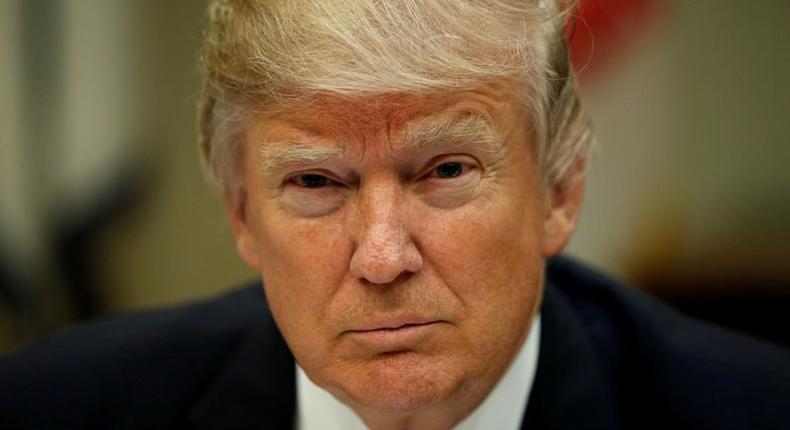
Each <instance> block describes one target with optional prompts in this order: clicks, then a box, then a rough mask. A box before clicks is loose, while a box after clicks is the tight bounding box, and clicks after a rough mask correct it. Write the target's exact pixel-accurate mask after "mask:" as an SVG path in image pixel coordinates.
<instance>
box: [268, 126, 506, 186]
mask: <svg viewBox="0 0 790 430" xmlns="http://www.w3.org/2000/svg"><path fill="white" fill-rule="evenodd" d="M402 142H403V143H402V144H400V145H398V146H397V149H399V150H400V149H415V148H416V149H430V148H436V147H442V146H448V147H452V148H459V149H460V148H469V149H476V150H477V151H481V152H485V153H489V154H492V155H500V154H501V153H502V151H503V147H504V142H503V139H502V138H501V137H500V136H499V134H498V133H496V132H495V131H494V129H493V127H492V125H491V123H490V122H489V121H488V120H487V119H486V118H485V117H484V116H483V115H480V114H477V113H462V114H459V113H457V112H456V113H454V114H451V115H447V114H443V115H437V116H429V117H424V118H420V119H418V120H415V121H412V122H410V123H408V124H407V126H406V127H405V130H404V132H403V134H402ZM258 153H259V155H260V160H261V170H262V172H263V174H264V175H265V176H267V177H269V179H274V176H275V174H276V172H277V171H278V170H281V169H283V168H285V167H287V166H290V165H309V164H317V163H320V162H322V161H326V160H329V159H332V158H340V157H342V156H343V154H344V148H343V147H340V146H338V147H326V146H318V145H313V144H308V143H303V142H298V141H293V140H285V141H278V142H269V141H266V142H262V143H261V144H260V145H259V146H258Z"/></svg>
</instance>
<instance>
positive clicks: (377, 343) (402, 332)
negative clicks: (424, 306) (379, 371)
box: [346, 318, 445, 354]
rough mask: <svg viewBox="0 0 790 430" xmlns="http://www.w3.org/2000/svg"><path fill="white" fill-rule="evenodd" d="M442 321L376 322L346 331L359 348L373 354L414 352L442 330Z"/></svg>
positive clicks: (403, 320)
mask: <svg viewBox="0 0 790 430" xmlns="http://www.w3.org/2000/svg"><path fill="white" fill-rule="evenodd" d="M444 322H445V321H442V320H431V319H422V318H418V319H414V318H411V319H409V318H407V319H396V320H391V321H382V322H374V323H371V324H365V325H362V326H359V327H355V328H353V329H351V330H348V331H346V334H347V335H348V337H349V338H350V339H351V340H352V341H353V342H354V343H356V344H357V345H358V346H359V347H362V348H363V349H364V350H367V351H369V352H372V353H377V354H383V353H388V352H393V351H404V350H412V349H415V348H417V347H419V345H420V344H421V343H423V342H425V341H427V340H429V339H430V337H431V336H432V335H433V334H434V332H435V331H436V330H438V329H439V328H440V326H441V325H442V323H444Z"/></svg>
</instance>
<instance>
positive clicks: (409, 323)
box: [349, 318, 440, 333]
mask: <svg viewBox="0 0 790 430" xmlns="http://www.w3.org/2000/svg"><path fill="white" fill-rule="evenodd" d="M438 322H440V321H439V320H430V319H424V318H414V319H395V320H392V321H383V322H374V323H370V324H364V325H361V326H359V327H356V328H353V329H351V330H349V332H352V333H369V332H375V331H384V332H388V331H397V330H403V329H408V328H412V327H420V326H426V325H430V324H436V323H438Z"/></svg>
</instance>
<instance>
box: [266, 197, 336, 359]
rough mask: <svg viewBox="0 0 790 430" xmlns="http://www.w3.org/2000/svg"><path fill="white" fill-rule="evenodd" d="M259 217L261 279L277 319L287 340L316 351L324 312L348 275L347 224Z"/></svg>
mask: <svg viewBox="0 0 790 430" xmlns="http://www.w3.org/2000/svg"><path fill="white" fill-rule="evenodd" d="M272 206H274V205H272ZM259 213H260V214H261V215H260V216H259V217H258V219H259V221H260V222H259V223H258V227H257V229H256V230H257V234H256V239H257V245H258V252H259V255H260V256H261V276H262V277H263V280H264V284H265V291H266V297H267V300H268V302H269V305H270V308H271V309H272V313H273V315H274V318H275V320H276V321H277V324H278V326H279V327H280V329H281V331H282V332H283V334H284V336H285V338H286V339H297V340H299V341H300V342H301V343H305V344H310V343H313V346H315V344H314V342H319V341H320V339H321V333H320V331H319V330H318V328H320V327H323V326H324V324H323V321H324V320H325V319H326V317H327V315H326V314H325V313H324V312H321V310H322V309H327V308H328V306H329V303H330V302H331V298H332V296H333V295H334V293H335V292H336V290H337V288H338V287H339V286H340V285H341V284H342V280H343V278H344V276H345V274H346V273H347V268H348V261H349V258H350V257H349V254H350V249H348V245H347V244H348V241H347V240H344V237H346V236H345V231H344V229H343V228H342V223H340V222H337V221H333V220H322V221H316V220H294V219H292V218H290V217H287V216H284V215H282V214H281V213H279V212H278V210H276V209H275V208H266V209H265V210H262V211H260V212H259ZM328 250H331V252H328ZM291 348H292V349H294V350H295V352H298V351H300V350H301V349H303V348H300V345H291Z"/></svg>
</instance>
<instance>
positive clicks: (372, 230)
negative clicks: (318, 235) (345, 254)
mask: <svg viewBox="0 0 790 430" xmlns="http://www.w3.org/2000/svg"><path fill="white" fill-rule="evenodd" d="M358 209H359V210H358V214H359V216H358V218H357V223H358V224H357V225H358V228H357V229H355V230H356V231H357V237H356V244H357V247H356V249H355V250H354V254H353V255H352V257H351V263H350V265H351V267H350V270H351V274H352V275H353V276H355V277H356V278H358V279H364V280H367V281H368V282H370V283H373V284H387V283H390V282H392V281H394V280H395V279H396V278H398V276H400V275H401V274H404V273H416V272H418V271H419V270H420V268H421V267H422V263H423V260H422V255H421V254H420V251H419V250H418V249H417V246H416V244H415V243H414V241H413V239H412V237H411V234H410V232H409V229H408V228H407V225H408V223H407V222H406V221H408V218H409V216H410V215H409V214H408V209H407V208H406V207H405V205H404V204H403V201H402V193H401V192H400V190H399V188H398V186H397V185H386V184H368V186H367V187H365V189H361V190H360V194H359V201H358Z"/></svg>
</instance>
